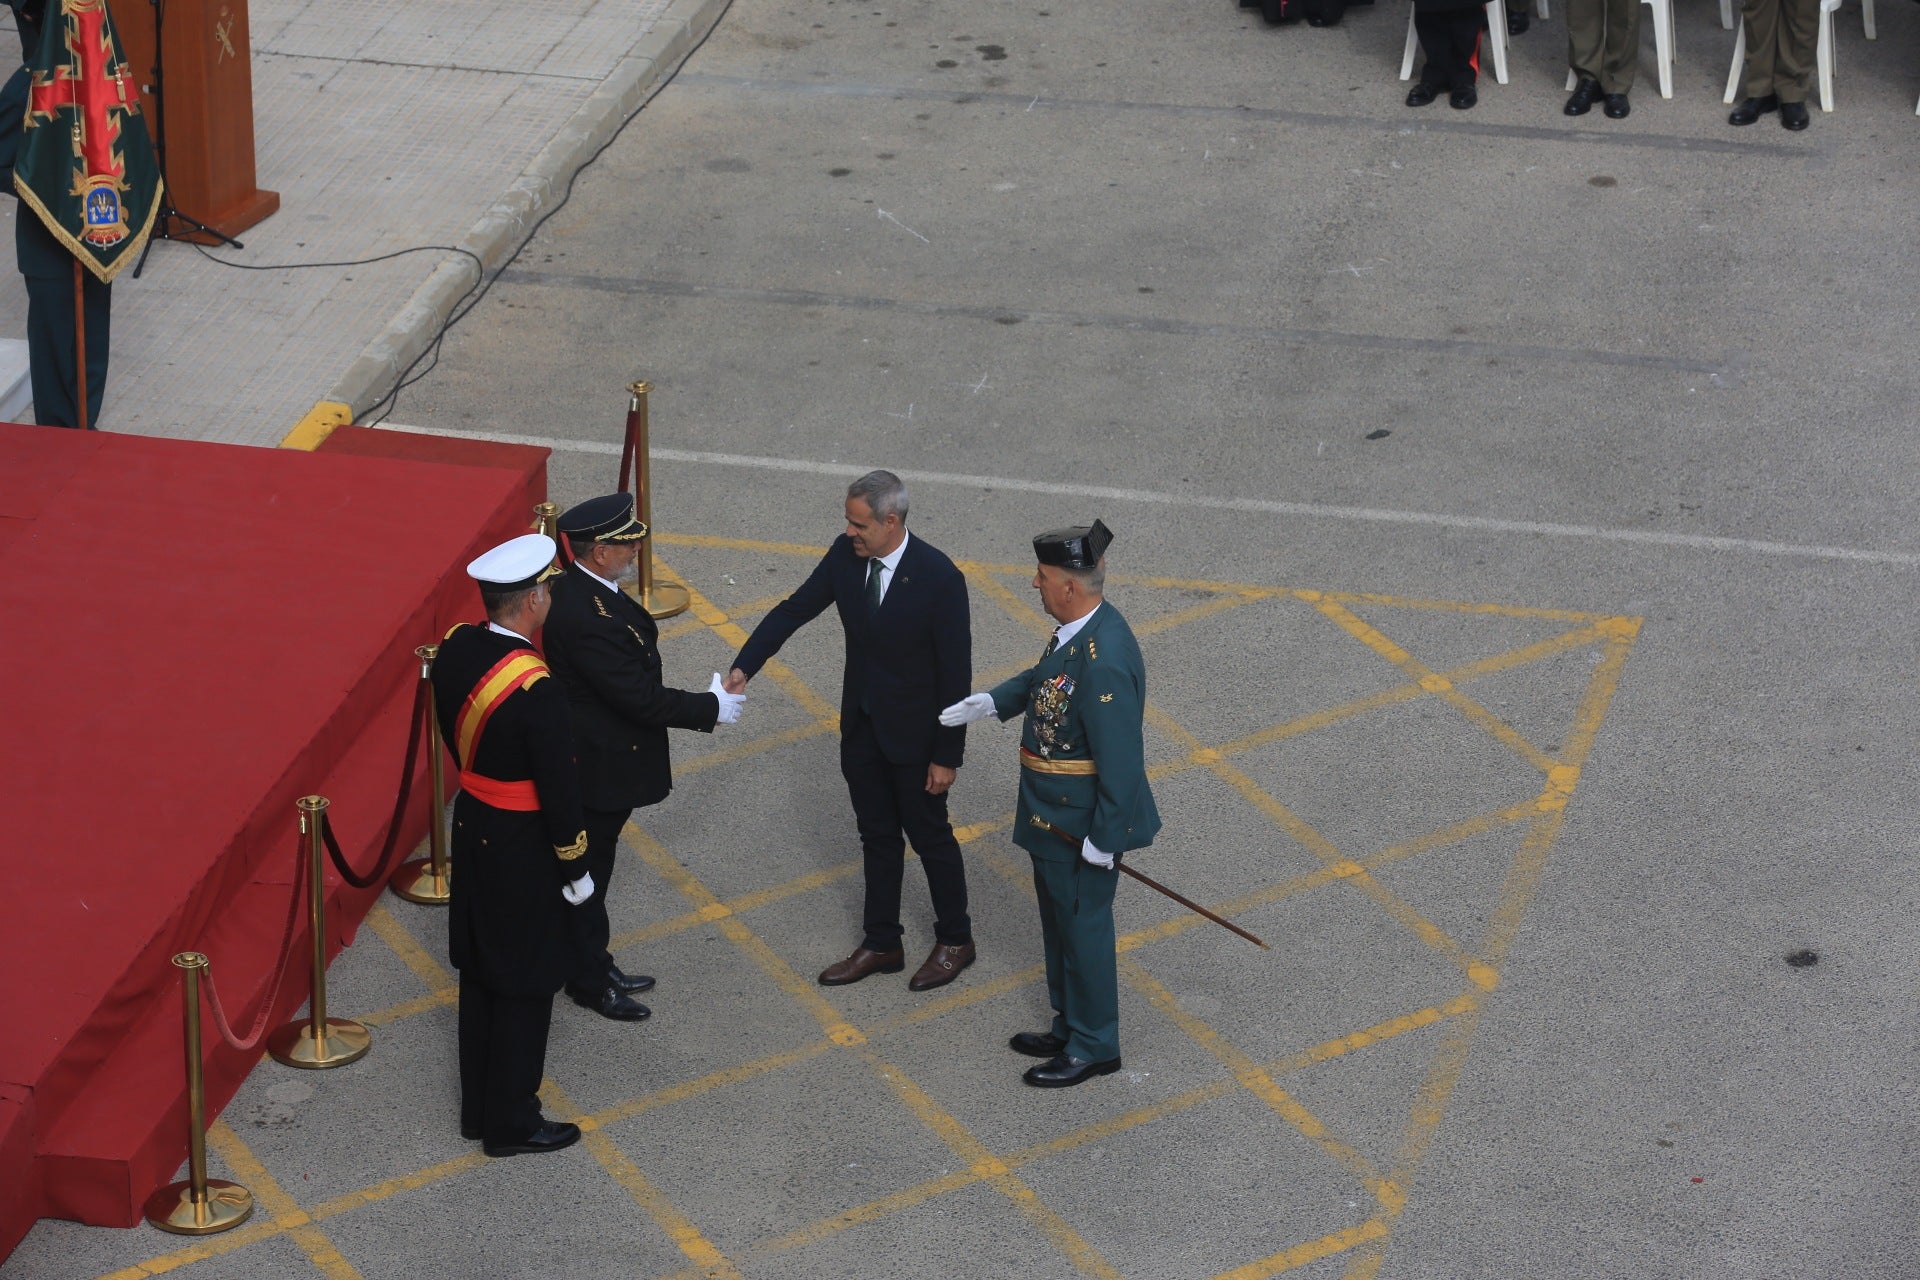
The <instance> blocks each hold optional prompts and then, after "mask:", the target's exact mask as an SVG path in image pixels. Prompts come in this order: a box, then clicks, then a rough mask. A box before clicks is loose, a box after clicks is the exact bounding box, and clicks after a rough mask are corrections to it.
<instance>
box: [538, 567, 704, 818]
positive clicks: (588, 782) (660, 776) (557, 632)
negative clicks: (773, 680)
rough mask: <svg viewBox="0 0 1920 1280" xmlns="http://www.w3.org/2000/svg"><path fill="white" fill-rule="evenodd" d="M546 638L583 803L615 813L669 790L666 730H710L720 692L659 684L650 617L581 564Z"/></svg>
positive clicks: (556, 599) (654, 800) (562, 581)
mask: <svg viewBox="0 0 1920 1280" xmlns="http://www.w3.org/2000/svg"><path fill="white" fill-rule="evenodd" d="M642 554H645V552H644V551H643V552H642ZM541 641H542V643H543V644H544V645H545V647H546V650H547V661H548V662H549V663H551V664H552V666H553V674H554V675H555V677H557V678H558V679H559V681H560V686H561V688H563V689H565V690H566V694H567V702H568V704H569V705H570V706H571V707H572V710H573V745H574V749H575V750H576V751H577V752H578V753H579V759H580V798H581V802H582V803H583V804H584V805H585V806H586V807H587V808H589V809H598V810H602V811H605V812H615V811H618V810H622V809H637V808H639V807H640V806H642V805H649V804H658V803H659V802H660V801H662V800H664V799H666V798H667V793H668V792H669V791H671V790H673V764H672V759H671V757H670V755H669V748H668V746H667V730H668V729H697V730H699V731H700V732H701V733H712V732H713V726H714V722H715V721H716V720H718V719H719V717H720V700H719V699H718V698H716V697H714V696H713V695H712V694H711V693H688V692H684V691H682V690H679V689H669V688H667V687H666V686H665V685H664V684H663V683H661V679H660V648H659V641H660V629H659V627H658V626H657V625H656V624H655V623H654V620H653V618H652V616H651V615H650V614H648V613H647V611H646V610H645V609H643V608H641V607H640V604H639V602H638V601H636V600H634V598H633V597H632V596H630V595H628V594H627V593H626V592H624V591H611V590H608V588H607V587H606V586H605V584H603V583H600V582H597V581H595V580H594V578H593V577H592V575H590V574H588V573H587V571H586V570H584V569H582V568H581V567H580V566H579V565H572V566H570V567H569V568H568V569H567V572H566V575H565V576H564V577H562V578H559V579H557V580H556V581H555V582H554V584H553V609H552V611H551V612H549V613H548V615H547V624H546V630H545V632H544V633H543V634H542V636H541Z"/></svg>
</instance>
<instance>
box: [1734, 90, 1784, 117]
mask: <svg viewBox="0 0 1920 1280" xmlns="http://www.w3.org/2000/svg"><path fill="white" fill-rule="evenodd" d="M1779 109H1780V98H1779V95H1778V94H1772V93H1770V94H1768V95H1767V96H1766V97H1764V98H1747V99H1745V100H1743V101H1742V102H1741V103H1740V105H1739V106H1737V107H1735V108H1734V109H1733V110H1732V111H1729V112H1728V113H1727V123H1728V124H1731V125H1743V124H1752V123H1753V122H1754V121H1756V120H1758V119H1759V118H1760V117H1761V116H1763V115H1765V114H1767V112H1769V111H1778V110H1779Z"/></svg>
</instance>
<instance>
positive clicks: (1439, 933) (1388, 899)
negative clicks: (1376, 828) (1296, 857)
mask: <svg viewBox="0 0 1920 1280" xmlns="http://www.w3.org/2000/svg"><path fill="white" fill-rule="evenodd" d="M1146 714H1147V722H1148V723H1149V724H1151V725H1153V727H1154V728H1156V729H1158V730H1160V732H1162V733H1164V734H1166V735H1167V736H1168V737H1170V738H1172V739H1173V740H1174V741H1175V742H1177V743H1179V744H1181V745H1182V746H1185V747H1187V748H1188V749H1190V750H1199V749H1200V741H1199V739H1197V738H1195V737H1194V736H1193V735H1192V734H1191V733H1189V732H1187V730H1186V729H1184V728H1182V727H1181V726H1180V725H1179V724H1178V723H1177V722H1176V721H1175V720H1174V719H1173V718H1172V717H1171V716H1169V715H1167V714H1166V713H1165V712H1164V711H1161V710H1160V709H1159V708H1157V707H1155V706H1154V705H1153V704H1152V703H1148V704H1147V713H1146ZM1207 767H1208V769H1209V770H1211V771H1212V772H1213V773H1214V775H1215V776H1217V777H1219V778H1221V779H1223V780H1225V781H1226V782H1227V783H1228V784H1229V785H1231V786H1232V787H1233V788H1234V790H1236V791H1238V792H1239V793H1240V794H1241V796H1242V797H1244V798H1245V799H1246V800H1247V802H1248V803H1250V804H1252V805H1253V806H1254V807H1255V808H1257V809H1259V810H1260V811H1261V812H1262V813H1264V814H1266V815H1267V817H1268V818H1269V819H1270V820H1271V821H1272V822H1273V824H1274V825H1275V826H1277V827H1279V828H1280V829H1281V830H1282V831H1284V832H1286V833H1287V834H1288V835H1289V836H1292V837H1293V839H1294V840H1295V841H1296V842H1298V843H1299V844H1300V845H1301V847H1303V848H1305V849H1306V850H1307V851H1308V852H1310V853H1312V854H1313V855H1314V856H1315V857H1317V858H1319V859H1320V860H1321V861H1323V862H1325V863H1326V864H1327V866H1328V869H1329V870H1331V871H1333V872H1335V873H1336V877H1337V878H1338V879H1339V880H1340V881H1341V882H1343V883H1345V884H1350V885H1353V886H1354V887H1355V888H1357V889H1359V890H1360V891H1361V892H1362V893H1365V894H1366V895H1367V896H1368V897H1369V898H1371V899H1373V900H1374V902H1376V903H1378V904H1379V905H1380V906H1381V907H1382V908H1384V909H1385V910H1386V912H1387V914H1388V915H1390V916H1392V917H1393V919H1394V920H1395V921H1396V922H1397V923H1398V924H1399V925H1400V926H1401V927H1402V928H1404V929H1406V930H1407V931H1408V932H1409V933H1411V934H1413V936H1414V937H1416V938H1418V939H1420V941H1422V942H1424V943H1426V944H1427V946H1429V947H1430V948H1432V949H1433V950H1434V951H1435V952H1437V953H1438V954H1440V955H1441V956H1443V957H1445V958H1446V959H1447V961H1448V962H1449V963H1451V964H1452V965H1454V966H1455V967H1456V968H1458V969H1459V970H1460V971H1461V972H1462V973H1464V974H1466V975H1467V977H1469V978H1470V979H1472V980H1473V982H1474V983H1475V984H1476V985H1478V986H1479V987H1480V988H1481V989H1482V990H1486V991H1491V990H1493V988H1494V987H1496V986H1498V985H1499V982H1500V975H1499V973H1498V971H1496V970H1495V969H1494V968H1493V967H1492V966H1491V965H1489V964H1487V963H1486V962H1485V961H1483V960H1481V959H1480V958H1479V957H1478V956H1475V955H1473V954H1472V953H1471V952H1469V951H1468V950H1467V949H1466V948H1465V947H1463V946H1461V945H1460V943H1459V942H1457V941H1455V940H1454V939H1453V938H1452V937H1451V936H1450V935H1448V933H1447V931H1446V930H1444V929H1442V928H1441V927H1440V926H1439V925H1437V924H1435V923H1433V921H1431V920H1429V919H1427V918H1426V917H1425V916H1423V915H1421V914H1420V913H1419V912H1418V911H1416V910H1414V908H1413V907H1412V906H1411V905H1410V904H1408V903H1407V902H1406V901H1405V900H1403V899H1402V898H1401V897H1400V896H1399V895H1397V894H1395V893H1394V892H1393V891H1392V890H1391V889H1389V888H1387V886H1385V885H1384V884H1381V883H1380V882H1379V881H1378V880H1376V879H1374V878H1373V877H1372V876H1371V875H1368V874H1367V872H1366V870H1365V868H1363V867H1361V866H1360V865H1359V864H1358V863H1355V862H1353V861H1352V860H1351V859H1349V858H1347V857H1345V856H1344V855H1343V854H1342V853H1341V852H1340V851H1339V850H1338V849H1336V848H1335V847H1334V845H1333V842H1332V841H1330V840H1328V839H1327V838H1326V837H1325V836H1324V835H1322V834H1321V833H1320V832H1319V831H1317V830H1315V829H1314V828H1313V826H1312V825H1311V824H1309V823H1308V822H1307V821H1306V820H1305V819H1303V818H1301V817H1299V816H1298V815H1296V814H1295V813H1294V812H1293V811H1292V810H1291V809H1289V808H1287V807H1286V806H1285V805H1283V804H1281V803H1280V802H1279V801H1278V800H1276V799H1274V798H1273V796H1272V795H1270V794H1268V792H1267V791H1266V790H1265V788H1263V787H1261V786H1260V784H1259V783H1257V782H1255V781H1254V780H1253V779H1252V778H1249V777H1248V776H1247V775H1246V774H1244V773H1242V772H1240V770H1238V769H1236V768H1235V767H1234V766H1233V765H1231V764H1228V763H1227V762H1226V761H1224V760H1220V761H1215V762H1214V763H1212V764H1210V765H1208V766H1207Z"/></svg>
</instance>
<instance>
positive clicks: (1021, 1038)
mask: <svg viewBox="0 0 1920 1280" xmlns="http://www.w3.org/2000/svg"><path fill="white" fill-rule="evenodd" d="M1007 1045H1008V1047H1009V1048H1011V1049H1012V1050H1013V1051H1014V1052H1015V1053H1024V1054H1026V1055H1027V1056H1028V1057H1029V1058H1053V1057H1058V1056H1059V1054H1060V1051H1061V1050H1062V1049H1065V1048H1066V1047H1067V1042H1066V1041H1065V1040H1062V1039H1061V1038H1060V1037H1059V1036H1056V1035H1054V1034H1053V1033H1052V1032H1051V1031H1022V1032H1021V1033H1020V1034H1019V1035H1017V1036H1015V1037H1014V1038H1013V1039H1011V1040H1009V1041H1007Z"/></svg>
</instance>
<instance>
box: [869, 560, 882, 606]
mask: <svg viewBox="0 0 1920 1280" xmlns="http://www.w3.org/2000/svg"><path fill="white" fill-rule="evenodd" d="M885 569H886V566H885V565H883V564H881V563H880V559H879V557H878V556H876V557H874V558H873V559H872V560H869V561H867V616H868V617H869V618H871V617H872V616H873V615H874V614H876V613H878V612H880V575H881V573H882V572H884V571H885Z"/></svg>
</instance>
